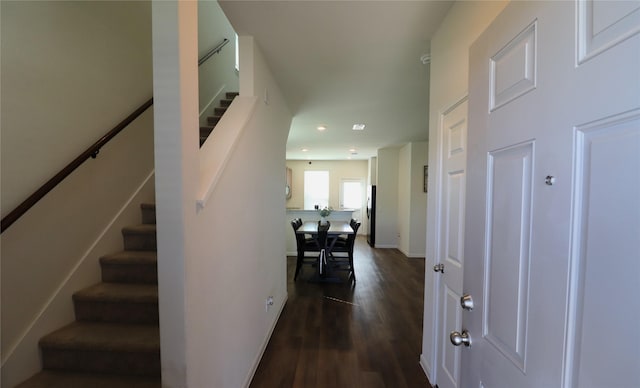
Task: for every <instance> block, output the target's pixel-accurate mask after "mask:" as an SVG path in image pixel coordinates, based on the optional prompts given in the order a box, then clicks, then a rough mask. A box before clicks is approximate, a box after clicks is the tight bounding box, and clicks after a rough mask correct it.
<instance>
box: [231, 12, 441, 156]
mask: <svg viewBox="0 0 640 388" xmlns="http://www.w3.org/2000/svg"><path fill="white" fill-rule="evenodd" d="M219 2H220V5H221V7H222V9H223V10H224V12H225V14H226V15H227V18H228V19H229V21H230V22H231V24H232V26H233V27H234V29H235V30H236V32H237V33H238V35H241V36H243V35H251V36H253V37H254V40H255V41H256V42H257V44H258V46H259V48H260V50H261V51H262V53H263V55H264V57H265V59H266V61H267V63H268V65H269V67H270V69H271V72H272V74H273V76H274V77H275V78H276V82H277V83H278V85H279V86H280V89H281V91H282V93H283V94H284V97H285V99H286V101H287V103H288V105H289V108H290V110H291V114H292V115H293V121H292V124H291V129H290V132H289V138H288V141H287V156H286V158H287V160H295V159H302V160H307V159H308V160H343V159H368V158H370V157H371V156H376V155H377V150H378V149H379V148H384V147H391V146H398V145H403V144H406V143H408V142H411V141H425V140H427V138H428V105H429V104H428V101H429V97H428V96H429V65H428V64H423V61H421V57H422V56H423V55H424V54H428V53H429V48H430V47H429V46H430V39H431V36H432V35H433V33H434V32H435V30H436V29H437V27H438V25H439V24H440V22H441V20H442V19H443V18H444V15H445V14H446V12H447V10H448V9H449V7H450V6H451V4H452V2H451V1H426V0H414V1H390V0H387V1H304V0H298V1H270V0H266V1H243V0H227V1H224V0H221V1H219ZM354 124H365V125H366V126H365V129H364V130H362V131H354V130H352V127H353V125H354ZM320 125H324V126H326V128H327V129H326V130H324V131H318V130H317V127H318V126H320ZM303 148H305V149H307V150H308V151H306V152H304V151H302V149H303ZM350 149H355V151H350Z"/></svg>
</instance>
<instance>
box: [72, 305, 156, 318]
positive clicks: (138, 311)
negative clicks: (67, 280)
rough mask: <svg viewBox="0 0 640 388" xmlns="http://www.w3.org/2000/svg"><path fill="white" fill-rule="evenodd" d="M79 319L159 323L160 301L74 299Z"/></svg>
mask: <svg viewBox="0 0 640 388" xmlns="http://www.w3.org/2000/svg"><path fill="white" fill-rule="evenodd" d="M74 302H75V313H76V320H77V321H94V322H113V323H141V324H154V323H158V322H159V319H158V302H155V303H126V302H97V301H77V300H76V301H74Z"/></svg>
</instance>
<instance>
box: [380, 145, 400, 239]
mask: <svg viewBox="0 0 640 388" xmlns="http://www.w3.org/2000/svg"><path fill="white" fill-rule="evenodd" d="M399 153H400V148H397V147H396V148H394V147H389V148H381V149H379V150H378V157H377V158H378V167H377V178H378V179H377V187H376V190H377V191H376V193H377V194H376V248H397V247H398V203H399V202H398V184H399V180H398V169H399Z"/></svg>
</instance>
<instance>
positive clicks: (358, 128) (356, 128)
mask: <svg viewBox="0 0 640 388" xmlns="http://www.w3.org/2000/svg"><path fill="white" fill-rule="evenodd" d="M363 129H364V124H353V130H354V131H362V130H363Z"/></svg>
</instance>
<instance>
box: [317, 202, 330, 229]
mask: <svg viewBox="0 0 640 388" xmlns="http://www.w3.org/2000/svg"><path fill="white" fill-rule="evenodd" d="M332 211H333V208H331V207H328V206H325V207H323V208H322V209H320V210H318V213H319V214H320V225H326V224H327V217H329V215H330V214H331V212H332Z"/></svg>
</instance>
